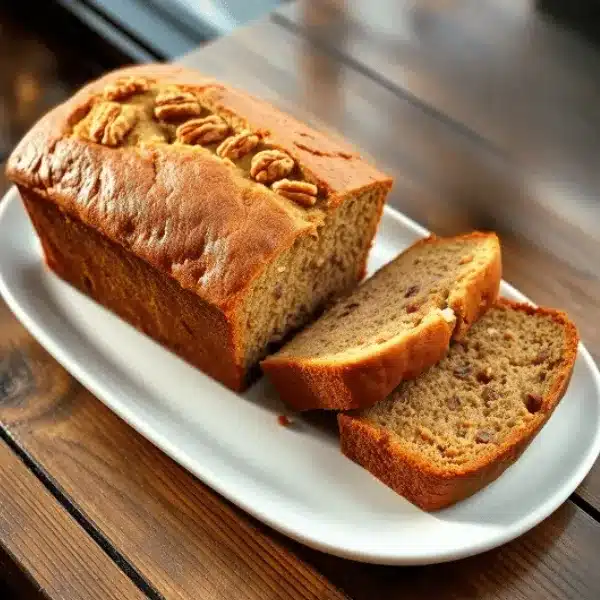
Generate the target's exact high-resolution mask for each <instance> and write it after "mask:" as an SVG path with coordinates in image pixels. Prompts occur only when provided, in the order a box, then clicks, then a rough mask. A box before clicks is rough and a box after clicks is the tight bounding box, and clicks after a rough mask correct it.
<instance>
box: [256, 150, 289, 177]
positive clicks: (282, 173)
mask: <svg viewBox="0 0 600 600" xmlns="http://www.w3.org/2000/svg"><path fill="white" fill-rule="evenodd" d="M293 169H294V159H293V158H292V157H291V156H289V155H288V154H286V153H285V152H282V151H281V150H263V151H262V152H258V153H257V154H256V155H255V156H253V157H252V163H251V165H250V175H251V177H253V178H254V179H256V181H258V182H259V183H264V184H266V185H269V184H271V183H273V182H274V181H277V180H279V179H283V178H284V177H287V176H288V175H289V174H290V173H291V172H292V170H293Z"/></svg>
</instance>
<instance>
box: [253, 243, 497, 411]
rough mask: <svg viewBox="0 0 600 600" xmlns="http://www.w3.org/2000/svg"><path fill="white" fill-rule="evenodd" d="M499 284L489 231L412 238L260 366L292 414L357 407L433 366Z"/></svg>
mask: <svg viewBox="0 0 600 600" xmlns="http://www.w3.org/2000/svg"><path fill="white" fill-rule="evenodd" d="M500 278H501V260H500V244H499V242H498V238H497V236H496V235H495V234H494V233H479V232H474V233H470V234H467V235H462V236H457V237H451V238H441V237H435V236H432V237H429V238H426V239H423V240H420V241H418V242H417V243H415V244H413V245H412V246H411V247H410V248H408V249H407V250H406V251H405V252H403V253H402V254H401V255H400V256H398V257H397V258H396V259H394V260H393V261H392V262H390V263H389V264H387V265H386V266H384V267H383V268H382V269H380V270H379V271H378V272H377V273H376V274H375V275H374V276H373V277H371V278H370V279H368V280H367V281H366V282H365V283H363V284H362V285H360V286H359V287H358V288H357V289H356V290H355V291H354V292H353V293H352V294H351V295H350V296H348V297H347V298H344V299H342V300H341V301H339V302H338V303H337V304H336V305H335V306H333V307H332V308H331V309H330V310H328V311H327V312H326V313H325V314H324V315H323V316H322V317H321V318H320V319H318V320H317V321H316V322H315V323H313V324H312V325H311V326H309V327H308V328H307V329H305V330H304V331H302V332H301V333H299V334H298V335H297V336H296V337H295V338H293V339H292V340H291V341H290V342H289V343H288V344H286V345H285V346H284V347H283V348H282V349H281V350H280V351H279V352H277V353H276V354H274V355H272V356H269V357H267V358H266V359H265V360H264V361H263V362H262V364H261V366H262V368H263V370H264V371H265V373H266V374H267V375H268V377H269V379H270V380H271V381H272V382H273V384H274V385H275V387H276V388H277V390H278V392H279V394H280V396H281V398H282V399H283V400H284V401H285V402H286V403H288V404H289V405H290V406H292V407H293V408H295V409H297V410H307V409H312V408H327V409H338V410H345V409H351V408H366V407H368V406H371V405H372V404H374V403H375V402H377V401H378V400H382V399H383V398H385V397H386V396H387V395H388V394H389V393H390V392H391V391H392V390H393V389H394V388H395V387H396V386H397V385H398V384H399V383H400V381H402V380H403V379H407V378H411V377H416V376H417V375H419V373H421V372H422V371H423V370H424V369H426V368H427V367H430V366H431V365H433V364H435V363H436V362H438V361H439V360H440V359H441V358H442V357H443V356H444V354H445V353H446V352H447V350H448V346H449V343H450V339H451V338H452V337H455V338H458V339H459V338H461V337H462V336H464V334H465V333H466V332H467V330H468V329H469V327H470V326H471V324H472V323H473V322H474V321H475V320H476V319H478V318H479V317H480V316H481V315H482V314H483V313H484V312H485V311H486V310H487V308H488V307H489V306H490V305H492V304H493V303H494V302H495V300H496V297H497V295H498V287H499V285H500Z"/></svg>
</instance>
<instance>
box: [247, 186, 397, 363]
mask: <svg viewBox="0 0 600 600" xmlns="http://www.w3.org/2000/svg"><path fill="white" fill-rule="evenodd" d="M388 189H389V188H388V186H387V185H385V186H383V185H382V186H373V187H370V188H369V189H367V190H366V191H363V192H361V193H357V194H356V195H352V196H349V197H347V198H346V199H345V200H344V202H343V203H342V204H341V205H340V206H339V207H338V208H337V209H336V210H334V211H333V212H331V213H329V214H327V215H325V216H324V219H323V223H322V225H321V226H320V227H319V228H318V232H317V235H305V236H303V237H301V238H299V239H298V240H297V241H296V243H295V244H294V245H293V246H292V247H291V248H289V249H288V250H287V251H285V252H283V253H282V254H281V256H280V257H279V258H278V259H277V260H276V261H274V262H273V264H271V265H269V266H268V267H267V269H266V270H265V272H264V273H263V275H262V276H261V277H259V278H258V279H257V280H256V281H255V282H254V284H253V285H252V288H251V290H250V293H249V294H248V296H247V300H246V301H245V303H244V305H243V306H242V310H241V311H240V314H239V317H238V318H239V328H240V331H241V333H242V337H244V339H245V340H246V342H245V345H244V347H243V348H241V351H242V352H243V359H242V360H243V364H244V365H245V368H251V367H252V366H253V365H255V364H256V363H257V361H258V360H260V359H261V358H263V357H264V356H265V355H266V354H267V353H268V351H269V350H271V351H272V350H273V348H274V347H276V346H277V345H279V344H281V341H282V340H283V339H285V338H286V337H288V336H289V335H290V334H291V333H292V332H294V331H296V330H297V329H299V328H300V327H302V326H304V325H306V323H307V322H309V321H310V320H312V319H314V317H315V314H317V313H318V312H319V311H320V310H322V309H323V307H324V306H325V305H326V304H327V303H330V302H331V301H332V300H333V299H334V298H336V297H338V296H340V295H343V294H344V293H347V292H348V291H349V290H350V289H352V288H353V287H354V286H355V285H356V283H357V282H358V281H360V279H361V278H362V277H363V276H364V272H365V265H366V260H367V254H368V251H369V248H370V246H371V242H372V239H373V237H374V235H375V232H376V230H377V225H378V223H379V219H380V216H381V213H382V210H383V203H384V201H385V196H386V195H387V192H388Z"/></svg>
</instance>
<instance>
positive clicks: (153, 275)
mask: <svg viewBox="0 0 600 600" xmlns="http://www.w3.org/2000/svg"><path fill="white" fill-rule="evenodd" d="M21 195H22V197H23V201H24V203H25V207H26V208H27V211H28V213H29V216H30V217H31V220H32V222H33V223H34V225H35V228H36V230H37V231H38V232H39V233H40V240H41V242H42V246H43V248H44V255H45V259H46V263H47V264H48V266H49V267H50V268H51V269H52V270H53V271H54V272H55V273H56V274H57V275H59V276H60V277H62V278H63V279H65V280H66V281H68V282H69V283H71V284H72V285H74V286H75V287H77V288H78V289H80V290H81V291H82V292H84V293H86V294H88V295H89V296H91V297H92V298H94V299H95V300H97V301H98V302H100V303H101V304H103V305H104V306H106V307H107V308H109V309H110V310H112V311H113V312H115V313H116V314H118V315H119V316H120V317H121V318H123V319H125V320H126V321H128V322H129V323H131V324H132V325H133V326H134V327H136V328H137V329H139V330H140V331H143V332H144V333H146V334H147V335H150V336H151V337H153V338H154V339H156V340H157V341H159V342H160V343H161V344H163V345H164V346H166V347H167V348H169V349H170V350H172V351H173V352H175V353H176V354H178V355H179V356H181V357H182V358H183V359H185V360H187V361H188V362H190V363H191V364H193V365H194V366H196V367H198V368H199V369H201V370H202V371H204V372H205V373H207V374H209V375H211V376H212V377H214V378H215V379H218V380H219V381H221V382H222V383H224V384H225V385H227V386H228V387H229V388H231V389H234V390H241V389H242V388H243V387H244V385H245V383H246V380H245V373H244V371H243V369H242V367H241V366H240V365H238V364H236V363H235V362H234V361H233V360H230V359H228V358H227V357H230V356H232V355H233V353H234V339H233V331H234V329H233V326H232V323H231V322H229V321H227V319H226V318H225V316H224V315H223V313H222V312H221V311H219V310H217V309H216V308H214V307H212V306H210V305H209V304H207V303H206V302H204V301H202V300H200V299H199V298H198V296H196V295H195V294H194V293H193V292H190V291H187V290H182V289H181V287H180V286H179V284H178V283H177V282H176V281H174V280H173V279H170V278H168V277H165V276H164V274H162V273H161V272H160V271H158V270H157V269H155V268H154V267H152V266H150V265H148V264H147V263H146V262H145V261H143V260H141V259H139V258H137V257H135V256H133V255H131V254H130V253H129V252H127V251H126V250H125V249H123V248H122V247H121V246H119V245H118V244H115V243H114V242H111V241H110V240H109V239H108V238H107V237H106V236H103V235H101V234H100V233H98V232H96V231H95V230H93V229H92V228H91V227H89V226H87V225H85V224H83V223H82V222H81V221H80V220H79V219H76V218H73V217H70V216H68V215H66V214H64V213H63V212H61V211H60V209H59V208H58V207H57V206H56V205H55V204H53V203H52V202H49V201H48V200H46V199H44V198H41V197H39V196H38V195H37V194H36V193H35V192H30V191H28V190H22V191H21ZM206 332H210V335H206ZM153 368H156V369H160V368H161V365H160V364H156V365H153Z"/></svg>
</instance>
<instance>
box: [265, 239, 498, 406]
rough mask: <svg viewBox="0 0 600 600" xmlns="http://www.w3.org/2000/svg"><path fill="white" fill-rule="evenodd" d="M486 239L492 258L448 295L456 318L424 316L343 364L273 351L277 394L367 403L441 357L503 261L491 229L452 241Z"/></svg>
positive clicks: (296, 402) (296, 401) (309, 401)
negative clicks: (417, 323) (405, 330)
mask: <svg viewBox="0 0 600 600" xmlns="http://www.w3.org/2000/svg"><path fill="white" fill-rule="evenodd" d="M474 238H485V239H488V240H490V241H491V242H492V244H493V245H494V253H493V256H492V260H490V261H489V263H488V264H487V265H486V267H485V268H484V269H482V270H478V271H477V272H476V273H474V274H473V276H472V277H471V278H470V279H469V280H468V281H465V282H462V291H461V292H460V293H458V292H455V293H454V294H452V295H451V296H450V297H449V299H448V304H449V306H450V307H451V308H452V309H453V311H454V314H455V316H456V323H454V324H450V323H448V322H447V321H446V320H445V319H444V318H443V316H442V315H441V314H440V313H434V314H432V315H430V317H429V318H427V319H424V321H423V322H422V323H421V324H420V326H419V327H417V328H415V329H414V330H412V331H411V332H410V333H408V334H403V335H402V336H398V337H397V338H392V339H391V340H389V341H387V342H386V343H384V344H380V345H378V346H377V347H376V348H375V349H373V351H372V352H371V353H370V354H368V355H365V354H361V355H360V357H359V358H357V359H356V360H353V361H347V362H344V363H336V362H328V361H327V360H310V359H304V360H303V359H297V360H295V359H293V358H288V357H285V356H279V355H273V356H269V357H267V358H266V359H265V360H264V361H262V362H261V367H262V368H263V370H264V372H265V373H266V374H267V376H268V377H269V379H270V380H271V381H272V383H273V385H274V386H275V388H276V389H277V391H278V392H279V394H280V396H281V398H282V399H283V400H284V401H285V402H286V403H287V404H289V405H290V406H291V407H292V408H294V409H296V410H301V411H302V410H310V409H314V408H321V409H330V410H350V409H361V408H362V409H364V408H368V407H369V406H372V405H373V404H375V402H378V401H379V400H382V399H383V398H385V397H386V396H387V395H388V394H389V393H390V392H391V391H392V390H393V389H394V388H395V387H396V386H397V385H398V384H399V383H400V382H401V381H403V380H405V379H412V378H414V377H417V376H418V375H419V374H420V373H422V372H423V371H424V370H425V369H427V368H428V367H430V366H432V365H434V364H436V363H437V362H439V361H440V360H441V359H442V358H443V356H444V355H445V354H446V352H447V351H448V348H449V345H450V340H451V339H452V338H461V337H463V336H464V334H465V333H466V332H467V331H468V329H469V327H470V326H471V325H472V324H473V323H474V322H475V321H476V320H477V319H478V318H479V317H480V316H481V315H482V314H484V313H485V311H486V310H487V309H488V308H489V307H490V306H491V305H492V304H493V303H494V302H495V301H496V299H497V296H498V290H499V287H500V280H501V278H502V265H501V253H500V244H499V241H498V238H497V236H496V235H495V234H494V233H481V232H472V233H469V234H466V235H462V236H457V237H456V238H452V239H456V240H464V239H474ZM438 239H439V238H436V237H435V236H430V237H428V238H424V239H422V240H419V241H417V242H415V243H414V244H413V245H412V246H410V247H409V248H408V249H407V250H406V251H405V252H410V251H412V250H415V249H417V248H419V247H421V246H423V245H426V244H430V243H432V242H433V241H436V240H438Z"/></svg>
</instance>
